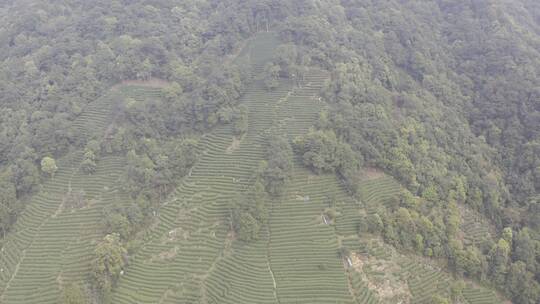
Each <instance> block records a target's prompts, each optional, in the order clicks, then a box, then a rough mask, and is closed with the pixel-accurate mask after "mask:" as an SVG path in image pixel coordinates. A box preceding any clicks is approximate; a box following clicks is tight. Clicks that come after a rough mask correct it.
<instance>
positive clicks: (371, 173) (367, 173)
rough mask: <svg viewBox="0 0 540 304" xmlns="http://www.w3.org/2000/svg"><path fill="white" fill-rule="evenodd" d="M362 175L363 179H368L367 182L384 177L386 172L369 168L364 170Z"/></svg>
mask: <svg viewBox="0 0 540 304" xmlns="http://www.w3.org/2000/svg"><path fill="white" fill-rule="evenodd" d="M361 174H362V178H363V179H367V180H371V179H377V178H381V177H384V172H383V171H382V170H380V169H377V168H375V167H367V168H365V169H364V170H362V173H361Z"/></svg>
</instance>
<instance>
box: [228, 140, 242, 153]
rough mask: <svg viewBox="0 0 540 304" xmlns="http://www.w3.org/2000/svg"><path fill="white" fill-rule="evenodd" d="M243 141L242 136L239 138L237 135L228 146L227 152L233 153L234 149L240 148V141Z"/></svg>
mask: <svg viewBox="0 0 540 304" xmlns="http://www.w3.org/2000/svg"><path fill="white" fill-rule="evenodd" d="M241 142H242V138H238V137H236V136H234V137H233V139H232V142H231V145H230V146H229V147H227V150H225V153H227V154H231V153H233V152H234V151H236V150H237V149H238V148H240V143H241Z"/></svg>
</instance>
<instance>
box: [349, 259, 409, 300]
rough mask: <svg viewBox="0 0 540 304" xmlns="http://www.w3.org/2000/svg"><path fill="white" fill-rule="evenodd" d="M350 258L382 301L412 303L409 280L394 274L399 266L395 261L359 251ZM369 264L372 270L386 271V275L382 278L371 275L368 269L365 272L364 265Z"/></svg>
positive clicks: (354, 266) (352, 264) (355, 269)
mask: <svg viewBox="0 0 540 304" xmlns="http://www.w3.org/2000/svg"><path fill="white" fill-rule="evenodd" d="M349 258H350V261H351V267H352V269H354V271H356V272H358V273H361V274H362V278H363V279H364V281H365V282H366V283H367V287H368V288H369V289H370V290H372V291H374V292H375V293H377V295H378V297H379V300H380V302H381V303H401V304H408V303H410V299H411V293H410V291H409V286H408V285H407V282H406V281H403V280H400V279H398V278H396V277H394V276H393V275H392V273H396V272H397V270H398V268H399V267H398V266H397V265H394V262H393V261H391V260H390V261H383V260H379V259H376V258H374V257H367V256H364V255H361V254H358V253H352V254H351V255H350V257H349ZM368 265H369V266H371V267H370V268H371V271H375V272H377V273H384V276H383V277H382V278H381V277H377V278H373V277H371V276H370V275H369V273H366V272H367V271H366V272H364V267H366V266H368Z"/></svg>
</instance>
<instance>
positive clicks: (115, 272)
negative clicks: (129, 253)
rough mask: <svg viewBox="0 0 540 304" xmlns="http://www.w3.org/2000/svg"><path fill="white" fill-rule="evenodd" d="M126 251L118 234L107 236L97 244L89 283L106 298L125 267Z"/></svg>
mask: <svg viewBox="0 0 540 304" xmlns="http://www.w3.org/2000/svg"><path fill="white" fill-rule="evenodd" d="M125 255H126V250H125V249H124V248H123V247H122V244H121V243H120V237H119V235H118V234H107V235H106V236H105V237H104V238H103V240H102V241H101V242H100V243H99V244H97V246H96V249H95V250H94V257H93V259H92V270H91V272H90V277H91V283H92V284H93V286H94V288H95V289H96V290H97V291H98V292H99V293H100V294H102V295H104V296H107V295H108V294H109V293H110V291H111V290H112V288H113V287H114V286H115V285H116V282H117V281H118V278H119V277H120V273H121V271H122V269H123V268H124V267H125V266H126V261H125Z"/></svg>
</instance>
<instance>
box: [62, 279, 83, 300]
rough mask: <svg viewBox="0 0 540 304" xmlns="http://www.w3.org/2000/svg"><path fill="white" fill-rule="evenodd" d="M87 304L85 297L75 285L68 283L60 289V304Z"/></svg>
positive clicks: (81, 290)
mask: <svg viewBox="0 0 540 304" xmlns="http://www.w3.org/2000/svg"><path fill="white" fill-rule="evenodd" d="M85 303H88V301H87V298H86V295H85V293H84V291H83V289H82V288H81V286H79V285H78V284H76V283H70V284H68V285H66V286H64V287H63V288H62V295H61V298H60V304H85Z"/></svg>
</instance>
